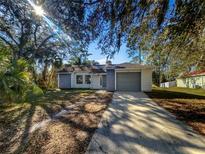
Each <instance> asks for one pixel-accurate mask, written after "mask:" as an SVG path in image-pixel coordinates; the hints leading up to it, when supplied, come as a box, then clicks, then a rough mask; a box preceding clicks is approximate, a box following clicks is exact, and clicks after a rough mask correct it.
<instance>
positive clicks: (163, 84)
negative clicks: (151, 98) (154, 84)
mask: <svg viewBox="0 0 205 154" xmlns="http://www.w3.org/2000/svg"><path fill="white" fill-rule="evenodd" d="M176 86H177V83H176V81H171V82H164V83H161V84H160V87H163V88H169V87H176Z"/></svg>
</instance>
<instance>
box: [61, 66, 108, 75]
mask: <svg viewBox="0 0 205 154" xmlns="http://www.w3.org/2000/svg"><path fill="white" fill-rule="evenodd" d="M58 72H59V73H60V72H79V73H80V72H88V73H105V71H104V70H103V68H101V67H97V66H77V65H73V66H65V67H64V68H62V69H60V70H59V71H58Z"/></svg>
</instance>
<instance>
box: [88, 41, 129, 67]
mask: <svg viewBox="0 0 205 154" xmlns="http://www.w3.org/2000/svg"><path fill="white" fill-rule="evenodd" d="M126 50H127V48H126V45H125V44H123V45H122V46H121V48H120V51H119V53H116V54H115V56H114V58H113V59H111V61H112V63H113V64H120V63H124V62H130V61H131V58H129V55H128V53H127V52H126ZM88 51H89V53H91V54H92V55H91V56H89V59H90V60H95V61H98V62H99V63H100V64H105V62H106V56H105V55H102V54H101V53H102V51H101V50H100V49H97V43H96V42H94V43H91V44H90V45H89V48H88Z"/></svg>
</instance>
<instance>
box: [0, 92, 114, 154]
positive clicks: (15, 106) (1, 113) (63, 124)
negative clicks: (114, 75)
mask: <svg viewBox="0 0 205 154" xmlns="http://www.w3.org/2000/svg"><path fill="white" fill-rule="evenodd" d="M111 98H112V93H109V92H105V93H98V92H96V91H95V90H83V89H76V90H62V91H48V92H46V94H45V95H44V96H42V97H40V98H33V100H32V101H30V102H25V103H4V104H0V149H1V150H0V151H1V152H0V153H58V152H59V151H63V152H64V153H71V154H72V153H84V152H85V150H86V148H87V146H88V143H89V141H90V139H91V137H92V134H93V133H94V131H95V129H96V128H97V125H98V123H99V121H100V119H101V116H102V114H103V112H104V111H105V109H106V107H107V106H108V104H109V102H110V101H111ZM79 104H80V105H79ZM71 106H75V107H74V108H72V109H68V108H69V107H71ZM65 109H67V110H69V112H68V113H66V114H65V115H63V116H61V117H58V118H57V119H55V118H54V115H56V113H59V112H60V111H62V110H65ZM50 119H52V120H50ZM48 120H50V121H49V122H48V123H46V125H44V123H42V122H43V121H44V122H46V121H48ZM38 123H39V124H42V126H41V127H40V128H39V129H35V131H31V130H33V128H34V126H35V125H36V124H38Z"/></svg>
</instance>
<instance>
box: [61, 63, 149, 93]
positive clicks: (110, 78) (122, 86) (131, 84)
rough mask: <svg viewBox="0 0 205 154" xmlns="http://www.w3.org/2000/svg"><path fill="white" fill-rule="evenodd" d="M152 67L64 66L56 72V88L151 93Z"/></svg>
mask: <svg viewBox="0 0 205 154" xmlns="http://www.w3.org/2000/svg"><path fill="white" fill-rule="evenodd" d="M152 69H153V67H152V66H149V65H140V64H130V63H122V64H111V62H109V63H107V64H106V65H90V66H77V65H72V66H65V67H64V68H62V69H61V70H59V71H58V87H59V88H60V89H69V88H90V89H105V90H108V91H116V90H117V91H151V89H152Z"/></svg>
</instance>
